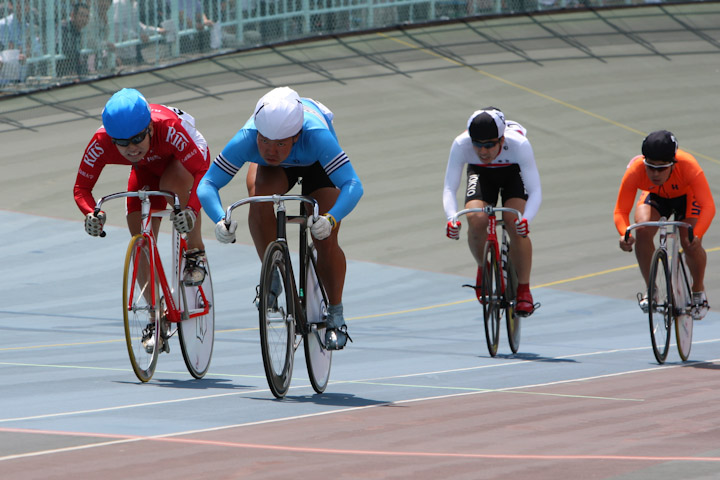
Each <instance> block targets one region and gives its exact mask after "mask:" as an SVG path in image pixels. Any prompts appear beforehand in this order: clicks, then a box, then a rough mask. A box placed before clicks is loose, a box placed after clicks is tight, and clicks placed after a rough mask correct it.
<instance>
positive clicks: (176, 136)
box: [151, 105, 210, 213]
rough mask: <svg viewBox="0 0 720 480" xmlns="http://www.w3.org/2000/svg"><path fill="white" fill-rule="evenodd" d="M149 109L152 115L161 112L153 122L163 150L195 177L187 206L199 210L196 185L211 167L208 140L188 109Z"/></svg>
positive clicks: (156, 106)
mask: <svg viewBox="0 0 720 480" xmlns="http://www.w3.org/2000/svg"><path fill="white" fill-rule="evenodd" d="M151 110H152V113H153V119H155V118H156V115H158V117H159V116H160V114H163V115H162V117H163V118H162V121H160V122H156V123H155V128H156V129H157V135H158V140H159V141H160V142H161V143H162V147H161V150H162V151H163V154H166V155H171V156H172V157H174V158H176V159H177V160H178V161H180V163H181V164H182V166H183V167H185V169H186V170H187V171H188V172H190V174H191V175H192V176H193V177H194V181H193V186H192V190H191V192H190V199H189V200H188V206H189V207H190V208H192V209H193V210H194V211H195V213H199V212H200V209H201V208H202V206H201V204H200V199H199V198H198V196H197V186H198V185H199V184H200V180H202V177H203V176H204V175H205V172H207V170H208V168H209V167H210V151H209V149H208V145H207V142H206V141H205V138H204V137H203V136H202V134H201V133H200V132H199V131H198V130H197V129H196V128H195V119H194V118H193V117H192V116H191V115H189V114H188V113H186V112H183V111H181V110H178V109H176V108H171V107H166V106H163V105H151Z"/></svg>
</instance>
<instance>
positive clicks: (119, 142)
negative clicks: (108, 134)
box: [112, 127, 150, 147]
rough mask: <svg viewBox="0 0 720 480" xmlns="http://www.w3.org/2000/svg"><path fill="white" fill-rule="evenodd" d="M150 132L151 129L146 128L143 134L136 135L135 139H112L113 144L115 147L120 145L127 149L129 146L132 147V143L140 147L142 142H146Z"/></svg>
mask: <svg viewBox="0 0 720 480" xmlns="http://www.w3.org/2000/svg"><path fill="white" fill-rule="evenodd" d="M149 131H150V127H148V128H146V129H145V130H143V131H142V132H140V133H138V134H137V135H135V136H134V137H130V138H113V139H112V142H113V143H114V144H115V145H119V146H121V147H127V146H128V145H130V144H131V143H132V144H133V145H138V144H139V143H140V142H142V141H143V140H145V137H147V134H148V132H149Z"/></svg>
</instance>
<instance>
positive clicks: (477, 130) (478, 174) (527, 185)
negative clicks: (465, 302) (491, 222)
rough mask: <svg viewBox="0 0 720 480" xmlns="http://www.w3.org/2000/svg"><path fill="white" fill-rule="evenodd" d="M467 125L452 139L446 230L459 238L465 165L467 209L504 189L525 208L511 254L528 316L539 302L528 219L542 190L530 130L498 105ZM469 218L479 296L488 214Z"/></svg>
mask: <svg viewBox="0 0 720 480" xmlns="http://www.w3.org/2000/svg"><path fill="white" fill-rule="evenodd" d="M467 128H468V129H467V130H466V131H464V132H463V133H461V134H460V135H458V136H457V137H456V138H455V140H454V141H453V143H452V146H451V147H450V156H449V158H448V165H447V170H446V172H445V186H444V188H443V207H444V209H445V215H446V217H447V218H448V223H447V228H446V234H447V236H448V238H451V239H454V240H458V239H459V238H460V226H461V224H460V222H459V221H458V222H457V223H452V218H453V216H454V215H455V214H456V213H457V212H458V203H457V190H458V188H459V187H460V181H461V179H462V174H463V170H467V186H466V192H465V208H482V207H485V206H487V205H493V206H495V205H496V203H497V201H498V197H499V195H500V193H501V192H502V205H503V206H505V207H510V208H514V209H516V210H519V211H521V212H523V218H522V220H517V219H514V224H515V228H514V229H513V228H510V229H508V232H509V233H510V240H511V243H512V248H511V249H510V256H511V258H512V261H513V263H514V265H515V268H516V269H517V274H518V289H517V306H516V311H517V312H518V313H519V314H520V315H530V314H531V313H532V312H533V311H534V309H535V304H534V302H533V297H532V294H531V293H530V270H531V267H532V243H531V241H530V237H529V236H528V235H529V233H530V228H529V224H530V222H531V221H532V220H533V218H534V217H535V215H536V214H537V212H538V209H539V208H540V203H541V201H542V189H541V187H540V175H539V173H538V169H537V165H536V164H535V155H534V153H533V149H532V146H531V145H530V142H529V141H528V139H527V138H526V136H525V135H526V133H527V131H526V130H525V128H524V127H523V126H522V125H520V124H519V123H516V122H513V121H510V120H508V121H506V120H505V115H504V114H503V113H502V111H500V109H498V108H495V107H487V108H484V109H482V110H477V111H475V112H473V114H472V115H471V116H470V118H469V119H468V122H467ZM503 218H504V220H505V223H506V224H507V225H512V223H513V219H512V216H511V215H509V214H507V213H504V214H503ZM467 219H468V224H469V232H468V244H469V246H470V252H471V253H472V255H473V257H474V258H475V261H476V262H477V264H478V270H477V278H476V286H475V289H476V294H477V295H478V298H479V295H480V282H481V279H482V262H483V259H482V254H483V247H484V246H485V240H486V239H487V227H488V218H487V215H486V214H485V213H472V214H469V215H468V216H467Z"/></svg>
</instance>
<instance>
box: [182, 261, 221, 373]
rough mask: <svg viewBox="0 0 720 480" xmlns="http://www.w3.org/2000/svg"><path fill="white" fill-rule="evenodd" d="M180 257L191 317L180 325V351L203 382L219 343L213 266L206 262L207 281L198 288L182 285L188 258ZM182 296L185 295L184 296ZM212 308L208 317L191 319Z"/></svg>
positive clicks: (202, 316)
mask: <svg viewBox="0 0 720 480" xmlns="http://www.w3.org/2000/svg"><path fill="white" fill-rule="evenodd" d="M184 253H185V252H184V249H183V251H182V252H181V253H180V260H181V261H180V262H179V265H180V268H179V270H178V275H177V278H178V288H182V289H184V295H185V300H186V303H185V302H183V304H181V305H180V306H179V307H180V308H184V306H185V305H187V309H188V317H189V318H187V319H185V320H183V321H181V322H180V323H179V324H178V340H179V341H180V351H182V356H183V360H184V361H185V366H186V367H187V369H188V372H190V375H192V376H193V377H194V378H198V379H199V378H203V377H204V376H205V374H206V373H207V371H208V368H210V361H211V359H212V353H213V345H214V342H215V298H214V296H213V286H212V276H211V275H210V265H209V264H208V262H207V260H205V272H206V273H205V280H203V283H202V284H201V285H199V286H196V287H187V286H184V285H182V275H181V274H182V272H183V270H184V268H185V256H184V255H183V254H184ZM181 295H182V294H181ZM205 305H208V312H207V314H205V315H198V316H195V317H190V316H191V315H193V314H197V313H199V312H202V311H204V310H205Z"/></svg>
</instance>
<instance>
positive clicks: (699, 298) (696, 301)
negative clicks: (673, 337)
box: [680, 217, 710, 320]
mask: <svg viewBox="0 0 720 480" xmlns="http://www.w3.org/2000/svg"><path fill="white" fill-rule="evenodd" d="M683 221H685V222H687V223H689V224H691V225H692V226H693V227H695V225H696V224H697V217H688V218H684V219H683ZM680 242H681V243H682V247H683V250H684V251H685V261H686V263H687V267H688V270H690V276H691V277H692V303H693V306H694V307H695V312H694V314H693V316H694V318H695V319H696V320H702V319H703V318H704V317H705V315H707V312H708V310H709V309H710V305H709V304H708V300H707V296H706V295H705V268H706V266H707V252H706V251H705V248H704V247H703V245H702V238H699V237H695V239H694V240H693V242H692V243H690V242H689V240H688V236H687V229H686V228H682V229H680Z"/></svg>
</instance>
